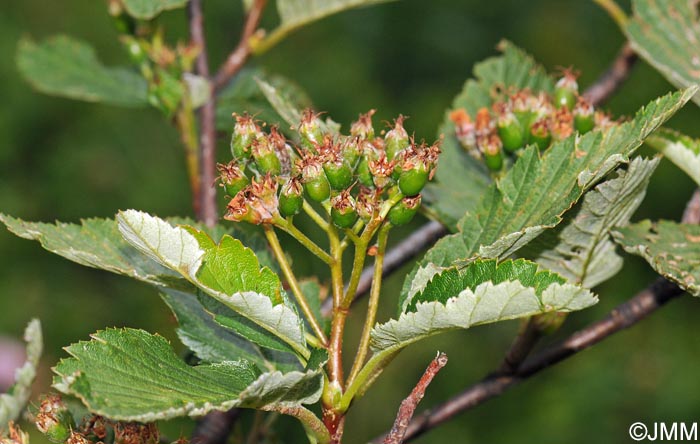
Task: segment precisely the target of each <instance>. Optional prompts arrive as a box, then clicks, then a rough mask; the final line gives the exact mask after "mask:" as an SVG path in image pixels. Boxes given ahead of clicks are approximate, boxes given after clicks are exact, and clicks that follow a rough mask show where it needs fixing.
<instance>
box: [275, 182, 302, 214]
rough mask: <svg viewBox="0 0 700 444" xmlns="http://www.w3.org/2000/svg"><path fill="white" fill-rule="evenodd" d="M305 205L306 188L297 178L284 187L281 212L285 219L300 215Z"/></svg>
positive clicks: (281, 192) (281, 193) (280, 202)
mask: <svg viewBox="0 0 700 444" xmlns="http://www.w3.org/2000/svg"><path fill="white" fill-rule="evenodd" d="M303 205H304V187H303V186H302V185H301V182H300V181H299V179H297V178H292V179H290V180H289V181H287V182H286V183H285V184H284V185H282V189H281V190H280V196H279V211H280V214H281V215H282V216H284V217H291V216H294V215H296V214H299V212H300V211H301V208H302V207H303Z"/></svg>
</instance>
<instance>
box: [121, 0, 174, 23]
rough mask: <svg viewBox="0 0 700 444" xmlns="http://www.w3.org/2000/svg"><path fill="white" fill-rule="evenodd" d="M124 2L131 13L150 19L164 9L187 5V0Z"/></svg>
mask: <svg viewBox="0 0 700 444" xmlns="http://www.w3.org/2000/svg"><path fill="white" fill-rule="evenodd" d="M122 4H123V5H124V8H125V9H126V11H127V12H128V13H129V15H131V16H133V17H135V18H138V19H143V20H149V19H152V18H154V17H155V16H157V15H158V14H160V13H161V12H163V11H167V10H170V9H177V8H183V7H185V6H186V5H187V0H123V2H122Z"/></svg>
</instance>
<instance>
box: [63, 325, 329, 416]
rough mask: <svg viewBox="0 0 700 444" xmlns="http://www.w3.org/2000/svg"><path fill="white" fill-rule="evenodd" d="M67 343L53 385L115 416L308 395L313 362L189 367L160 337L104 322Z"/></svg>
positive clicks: (301, 399)
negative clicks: (267, 368) (269, 368)
mask: <svg viewBox="0 0 700 444" xmlns="http://www.w3.org/2000/svg"><path fill="white" fill-rule="evenodd" d="M92 338H93V340H92V341H89V342H79V343H77V344H73V345H71V346H69V347H68V348H66V350H67V351H68V353H69V354H70V355H71V356H72V357H71V358H67V359H63V360H61V362H59V363H58V365H57V366H56V367H55V369H54V371H55V372H56V374H57V376H56V378H55V379H54V387H55V388H56V389H58V390H59V391H61V392H63V393H65V394H69V395H73V396H77V397H78V398H80V399H81V400H82V401H83V402H84V403H85V405H86V406H87V407H88V408H89V409H90V411H92V412H94V413H96V414H100V415H104V416H106V417H108V418H112V419H117V420H122V421H140V422H152V421H155V420H157V419H168V418H174V417H177V416H183V415H191V416H199V415H202V414H204V413H207V412H209V411H211V410H227V409H229V408H232V407H249V408H271V407H272V406H276V405H289V406H294V405H299V404H308V403H314V402H316V401H317V400H318V398H319V396H320V394H321V374H320V371H319V370H318V369H311V370H309V371H306V372H289V373H284V374H283V373H281V372H268V373H261V371H260V369H258V368H257V367H255V365H253V364H251V363H249V362H246V361H244V360H239V361H226V362H221V363H218V364H207V365H199V366H196V367H190V366H188V365H187V364H185V363H184V362H183V361H182V360H181V359H180V358H179V357H178V356H177V355H176V354H175V353H174V352H173V350H172V348H171V347H170V344H169V343H168V341H167V340H165V339H164V338H162V337H160V336H157V335H151V334H149V333H147V332H145V331H143V330H135V329H109V330H104V331H101V332H98V333H95V334H94V335H93V336H92Z"/></svg>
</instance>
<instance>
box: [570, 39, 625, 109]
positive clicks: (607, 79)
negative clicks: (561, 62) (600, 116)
mask: <svg viewBox="0 0 700 444" xmlns="http://www.w3.org/2000/svg"><path fill="white" fill-rule="evenodd" d="M638 59H639V57H638V56H637V53H635V52H634V50H633V49H632V47H631V46H630V44H629V42H625V44H624V45H622V48H621V49H620V52H618V53H617V57H616V58H615V60H614V61H613V63H612V65H611V66H610V68H608V70H607V71H605V72H604V73H603V75H601V76H600V77H599V78H598V80H596V82H595V83H594V84H593V85H591V86H589V87H588V89H587V90H586V91H585V92H584V93H583V96H584V97H585V98H586V99H588V100H589V101H590V102H591V104H593V106H599V105H601V104H603V103H605V102H606V101H607V100H608V99H609V98H610V97H611V96H612V95H613V94H614V93H615V91H617V89H618V88H619V87H620V86H621V85H622V83H624V81H625V80H627V77H629V75H630V72H631V70H632V67H633V66H634V65H635V63H636V62H637V60H638Z"/></svg>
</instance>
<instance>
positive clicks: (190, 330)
mask: <svg viewBox="0 0 700 444" xmlns="http://www.w3.org/2000/svg"><path fill="white" fill-rule="evenodd" d="M162 297H163V300H164V301H165V303H166V304H168V306H169V307H170V309H171V310H172V311H173V313H174V314H175V317H176V318H177V322H178V325H179V327H178V329H177V335H178V337H179V338H180V340H181V341H182V343H183V344H185V345H186V346H187V348H189V349H190V350H192V351H193V352H194V353H195V354H196V355H197V357H198V358H199V359H201V360H203V361H205V362H209V363H216V362H223V361H236V360H239V359H245V360H246V361H250V362H252V363H254V364H255V365H257V366H258V367H260V368H266V366H267V362H266V361H265V358H264V356H263V354H262V353H261V351H260V349H259V348H258V347H256V346H255V345H254V344H252V343H250V342H248V341H247V340H245V339H244V338H242V337H241V336H239V335H237V334H236V333H234V332H233V331H231V330H229V329H227V328H224V327H222V326H220V325H219V324H218V323H216V322H215V321H214V319H213V316H212V315H211V314H210V313H209V312H207V311H206V310H204V307H203V306H202V304H200V303H199V301H198V300H197V296H196V295H194V294H191V293H186V292H182V291H176V290H170V289H168V290H165V291H163V293H162Z"/></svg>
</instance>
